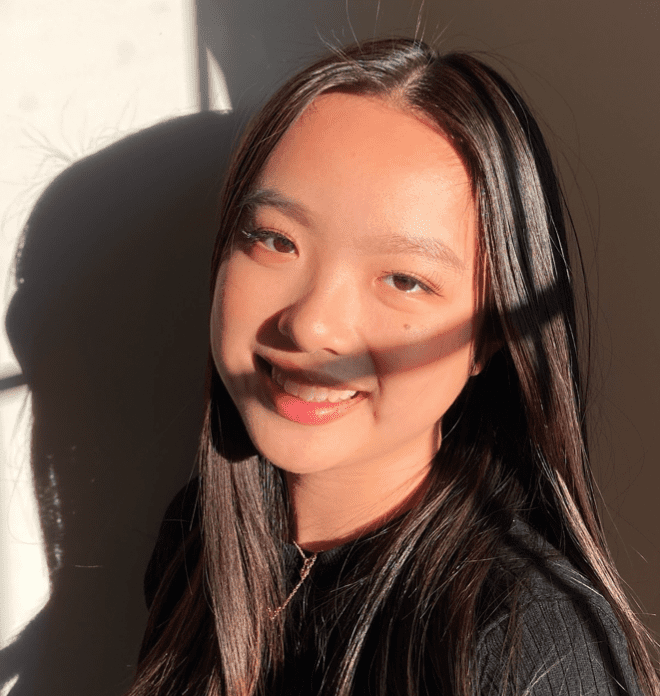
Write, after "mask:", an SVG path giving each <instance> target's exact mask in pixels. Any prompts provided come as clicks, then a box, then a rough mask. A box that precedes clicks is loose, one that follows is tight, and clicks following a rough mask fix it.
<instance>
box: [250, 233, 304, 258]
mask: <svg viewBox="0 0 660 696" xmlns="http://www.w3.org/2000/svg"><path fill="white" fill-rule="evenodd" d="M241 234H242V235H243V237H244V238H245V240H246V241H247V242H248V245H249V246H250V247H253V246H255V245H256V244H261V245H262V246H263V247H265V248H266V249H267V250H268V251H272V252H274V253H276V254H295V253H296V251H297V249H296V245H295V244H294V243H293V242H292V241H291V240H290V239H289V238H288V237H286V236H284V235H283V234H280V233H279V232H273V231H272V230H255V229H245V230H241Z"/></svg>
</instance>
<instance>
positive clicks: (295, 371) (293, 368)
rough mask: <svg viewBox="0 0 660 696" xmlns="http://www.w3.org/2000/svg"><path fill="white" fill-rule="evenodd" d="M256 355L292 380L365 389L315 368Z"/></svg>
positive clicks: (301, 382)
mask: <svg viewBox="0 0 660 696" xmlns="http://www.w3.org/2000/svg"><path fill="white" fill-rule="evenodd" d="M258 357H259V358H261V359H262V360H263V361H264V362H266V363H268V364H269V365H270V366H272V367H276V368H277V369H278V370H279V371H280V372H282V373H284V375H285V376H286V378H287V379H290V380H292V381H293V382H299V383H300V384H309V385H310V386H316V387H328V388H329V389H337V390H344V391H358V392H359V391H362V392H364V391H367V389H365V388H364V386H363V385H359V384H356V383H354V382H340V381H338V380H337V379H333V378H332V377H331V376H330V375H328V374H325V373H322V372H317V371H316V370H308V369H304V370H303V369H301V368H300V367H298V366H297V365H294V364H293V363H290V362H286V361H282V360H273V359H272V358H264V356H263V355H259V356H258Z"/></svg>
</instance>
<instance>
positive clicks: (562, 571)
mask: <svg viewBox="0 0 660 696" xmlns="http://www.w3.org/2000/svg"><path fill="white" fill-rule="evenodd" d="M507 546H508V548H507V553H506V554H505V555H504V556H503V558H502V559H501V560H498V562H497V563H496V564H495V568H494V570H493V573H492V574H491V578H490V581H489V582H490V583H491V584H492V586H493V587H495V588H497V589H496V590H495V591H493V594H496V593H499V592H501V590H502V588H508V590H509V593H510V595H509V596H507V598H506V601H504V602H501V603H500V604H499V607H498V609H497V610H494V611H492V612H491V614H490V617H489V618H488V619H487V621H486V622H485V623H484V624H483V626H482V629H481V631H480V634H479V638H478V647H477V663H478V670H479V676H480V683H481V694H484V695H485V694H488V695H490V694H492V695H493V696H494V695H495V694H498V693H499V692H500V682H501V679H502V676H503V674H502V672H503V654H504V655H506V654H507V650H508V647H509V646H511V643H510V642H507V640H509V641H510V640H511V639H512V637H513V647H514V648H515V650H516V652H515V653H514V654H515V655H516V660H517V661H516V663H515V673H516V675H517V681H518V687H519V688H520V691H521V693H525V694H532V695H533V696H546V695H547V696H555V695H557V694H562V695H565V696H573V695H575V696H578V694H579V695H580V696H582V695H587V694H594V695H598V696H601V695H608V696H609V695H611V696H615V695H616V696H624V695H629V696H641V692H640V690H639V687H638V685H637V680H636V677H635V676H634V671H633V669H632V666H631V664H630V660H629V656H628V646H627V642H626V638H625V636H624V634H623V631H622V630H621V627H620V625H619V622H618V620H617V618H616V615H615V614H614V611H613V610H612V607H611V606H610V605H609V603H608V602H607V600H606V599H605V598H604V597H603V596H602V595H601V594H600V593H599V592H598V591H597V590H596V589H595V588H594V587H593V585H592V584H591V583H590V582H589V580H588V579H587V578H586V577H585V576H584V575H583V574H582V573H580V572H579V571H578V570H577V569H576V568H575V567H573V566H572V565H571V563H570V562H569V561H568V560H567V559H566V558H564V557H563V556H561V555H559V554H558V553H557V552H556V551H555V550H554V549H552V547H550V546H549V545H548V544H547V543H546V542H544V541H543V540H542V539H541V537H540V536H539V535H538V534H537V533H535V532H534V531H533V530H531V529H530V528H529V527H528V526H526V525H524V524H523V523H522V522H516V523H515V524H514V526H513V528H512V530H511V534H510V538H509V539H508V545H507ZM512 580H513V581H512ZM511 595H515V598H514V597H513V596H511ZM514 599H515V601H514ZM510 625H512V626H514V630H513V633H509V626H510Z"/></svg>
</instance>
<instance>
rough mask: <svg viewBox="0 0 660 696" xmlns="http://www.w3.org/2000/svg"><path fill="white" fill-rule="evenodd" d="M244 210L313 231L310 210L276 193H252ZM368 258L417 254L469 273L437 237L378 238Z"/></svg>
mask: <svg viewBox="0 0 660 696" xmlns="http://www.w3.org/2000/svg"><path fill="white" fill-rule="evenodd" d="M240 206H241V208H248V209H250V210H255V209H256V208H260V207H262V206H267V207H270V208H276V209H277V210H281V211H282V212H283V213H284V214H285V215H287V216H288V217H290V218H292V219H293V220H295V221H296V222H298V223H299V224H301V225H303V226H304V227H307V228H310V227H311V226H312V225H311V223H310V218H311V217H312V215H311V214H310V212H309V210H308V209H307V208H306V207H305V206H304V205H302V204H301V203H298V202H297V201H294V200H291V199H289V198H286V196H283V195H282V194H281V193H279V192H278V191H274V190H272V189H256V190H254V191H251V192H250V193H248V194H247V195H246V196H245V198H244V199H243V200H242V202H241V204H240ZM360 251H361V252H362V253H364V254H373V253H390V254H413V255H415V256H421V257H423V258H426V259H430V260H431V261H433V262H434V263H438V264H440V265H442V266H445V267H449V268H451V269H453V270H455V271H458V272H462V271H464V270H466V266H465V264H464V263H463V262H462V261H461V259H460V258H459V257H458V256H457V255H456V253H455V252H454V251H453V250H452V249H451V248H450V247H448V246H447V245H446V244H445V243H444V242H442V241H441V240H439V239H436V238H435V237H423V236H421V235H414V236H413V235H406V234H399V233H397V232H393V233H390V234H382V235H378V236H377V237H376V238H375V239H373V238H372V239H370V240H369V245H368V246H367V247H365V248H362V249H360Z"/></svg>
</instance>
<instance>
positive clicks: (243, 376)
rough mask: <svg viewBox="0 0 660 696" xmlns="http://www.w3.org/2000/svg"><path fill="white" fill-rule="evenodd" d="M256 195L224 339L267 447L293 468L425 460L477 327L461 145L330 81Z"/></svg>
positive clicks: (220, 287)
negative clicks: (331, 87) (336, 89)
mask: <svg viewBox="0 0 660 696" xmlns="http://www.w3.org/2000/svg"><path fill="white" fill-rule="evenodd" d="M249 202H250V207H251V210H253V213H252V214H251V215H250V217H249V219H248V220H247V221H246V223H245V225H244V228H243V231H242V233H241V234H240V235H239V237H240V238H239V239H238V241H237V243H236V244H235V246H234V248H233V251H232V253H231V255H230V256H229V257H228V258H227V260H226V261H225V262H224V263H223V264H222V266H221V267H220V271H219V275H218V283H217V287H216V292H215V297H214V301H213V309H212V320H211V341H212V351H213V356H214V360H215V364H216V367H217V369H218V372H219V374H220V376H221V378H222V380H223V382H224V383H225V385H226V387H227V389H228V391H229V393H230V395H231V397H232V399H233V400H234V402H235V404H236V406H237V407H238V410H239V412H240V414H241V416H242V418H243V420H244V422H245V425H246V427H247V430H248V432H249V434H250V437H251V439H252V441H253V443H254V444H255V446H256V447H257V449H258V450H259V451H260V452H261V453H262V454H263V455H264V456H265V457H267V458H268V459H269V460H270V461H272V462H273V463H274V464H275V465H277V466H279V467H281V468H283V469H284V470H287V471H290V472H294V473H311V472H318V471H323V470H329V469H336V470H340V469H345V468H346V467H349V468H355V467H374V466H376V467H381V466H387V465H388V464H390V465H391V464H392V463H394V462H398V463H401V462H406V463H408V464H410V465H411V466H416V465H419V466H420V467H425V466H427V465H428V463H429V462H430V460H431V458H432V457H433V455H434V454H435V453H436V451H437V449H438V447H439V444H440V441H439V430H440V428H439V426H440V421H441V419H442V417H443V415H444V413H445V412H446V411H447V409H448V408H449V406H450V405H451V404H452V402H453V401H454V400H455V399H456V397H457V396H458V394H459V393H460V391H461V390H462V388H463V386H464V385H465V383H466V381H467V379H468V377H469V375H470V369H471V366H472V355H473V348H474V341H475V333H476V328H477V321H476V314H475V310H476V304H477V303H476V292H475V272H474V268H475V248H476V222H475V220H476V217H475V210H474V204H473V201H472V197H471V193H470V184H469V179H468V175H467V173H466V171H465V168H464V166H463V164H462V163H461V161H460V159H459V157H458V155H457V154H456V152H455V151H454V149H453V148H452V146H451V145H450V144H449V142H448V141H447V140H446V139H445V138H444V137H443V136H442V135H440V134H439V133H438V132H437V131H436V130H434V129H433V128H432V127H430V126H429V125H427V124H426V123H425V122H424V121H423V120H422V118H420V117H417V116H415V115H413V114H412V113H410V112H405V111H402V110H400V109H399V108H397V107H395V106H393V105H392V104H390V103H388V102H386V101H383V100H381V99H378V98H371V97H363V96H355V95H347V94H338V93H334V94H327V95H323V96H321V97H319V98H317V99H316V100H315V101H314V103H313V104H312V105H311V106H310V107H309V108H308V109H307V110H306V111H305V112H304V114H303V115H302V116H301V118H300V119H299V120H298V121H297V122H296V123H295V124H294V125H293V126H292V127H291V128H290V129H289V130H288V132H287V133H286V134H285V135H284V137H283V138H282V140H281V141H280V142H279V144H278V145H277V147H276V148H275V150H274V151H273V153H272V155H271V156H270V158H269V160H268V162H267V164H266V166H265V168H264V170H263V172H262V174H261V176H260V178H259V181H258V182H257V185H256V187H255V189H254V191H253V193H252V194H251V196H250V201H249ZM353 392H357V394H355V395H354V396H353Z"/></svg>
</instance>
